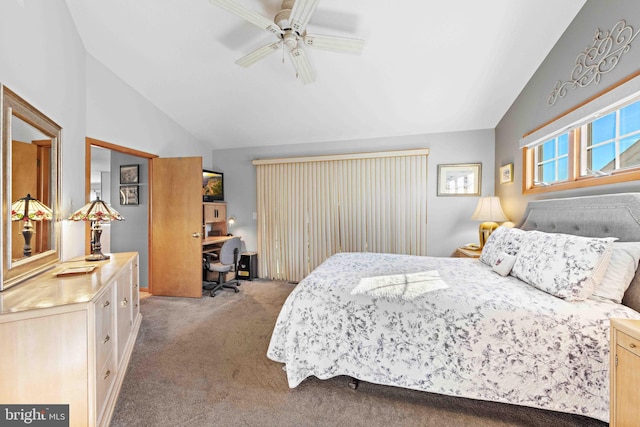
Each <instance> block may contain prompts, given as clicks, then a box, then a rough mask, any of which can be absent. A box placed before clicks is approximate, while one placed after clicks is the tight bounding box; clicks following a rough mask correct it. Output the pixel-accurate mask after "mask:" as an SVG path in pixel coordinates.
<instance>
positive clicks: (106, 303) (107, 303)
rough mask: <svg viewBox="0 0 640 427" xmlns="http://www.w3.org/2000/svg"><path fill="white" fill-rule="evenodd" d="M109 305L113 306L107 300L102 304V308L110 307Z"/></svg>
mask: <svg viewBox="0 0 640 427" xmlns="http://www.w3.org/2000/svg"><path fill="white" fill-rule="evenodd" d="M109 305H111V303H110V302H109V300H106V301H105V302H104V304H102V308H106V307H109Z"/></svg>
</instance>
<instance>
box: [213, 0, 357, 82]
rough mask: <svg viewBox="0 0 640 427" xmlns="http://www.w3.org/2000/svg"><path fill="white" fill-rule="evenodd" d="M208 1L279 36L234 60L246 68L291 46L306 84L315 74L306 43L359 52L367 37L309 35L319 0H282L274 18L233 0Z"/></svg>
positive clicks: (318, 47)
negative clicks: (266, 16) (310, 21)
mask: <svg viewBox="0 0 640 427" xmlns="http://www.w3.org/2000/svg"><path fill="white" fill-rule="evenodd" d="M209 1H210V2H211V3H212V4H214V5H216V6H220V7H221V8H223V9H226V10H228V11H229V12H232V13H234V14H236V15H238V16H239V17H241V18H243V19H245V20H246V21H248V22H250V23H252V24H253V25H256V26H258V27H260V28H263V29H265V30H267V31H270V32H272V33H273V34H275V35H276V36H277V37H278V41H276V42H273V43H269V44H268V45H266V46H262V47H261V48H259V49H256V50H254V51H253V52H251V53H249V54H248V55H246V56H243V57H242V58H240V59H238V60H237V61H236V62H235V63H236V64H238V65H241V66H243V67H249V66H250V65H252V64H254V63H255V62H257V61H259V60H260V59H262V58H264V57H265V56H267V55H269V54H270V53H273V52H275V51H277V50H279V49H280V48H283V49H284V48H285V47H286V48H288V49H289V55H290V56H291V62H292V63H293V66H294V67H295V70H296V74H297V76H298V78H299V79H300V81H301V82H302V83H303V84H307V83H311V82H313V81H315V75H314V73H313V69H312V68H311V64H310V63H309V59H308V58H307V56H306V54H305V51H304V49H303V45H307V46H310V47H313V48H317V49H323V50H330V51H333V52H340V53H352V54H356V55H357V54H360V53H361V52H362V48H363V47H364V40H360V39H353V38H348V37H336V36H325V35H312V34H307V31H306V27H307V23H308V22H309V19H310V18H311V15H312V14H313V12H314V11H315V9H316V6H317V5H318V2H319V1H320V0H283V1H282V6H281V9H280V11H279V12H278V13H276V16H275V17H274V18H273V21H270V20H269V19H267V18H265V17H264V16H262V15H260V14H259V13H256V12H254V11H252V10H250V9H247V8H246V7H244V6H242V5H240V4H238V3H236V2H235V1H234V0H209Z"/></svg>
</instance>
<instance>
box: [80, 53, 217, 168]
mask: <svg viewBox="0 0 640 427" xmlns="http://www.w3.org/2000/svg"><path fill="white" fill-rule="evenodd" d="M86 69H87V110H86V121H87V136H89V137H91V138H95V139H99V140H101V141H106V142H110V143H113V144H117V145H122V146H125V147H129V148H133V149H136V150H140V151H145V152H147V153H151V154H156V155H158V156H160V157H191V156H201V157H202V162H203V164H207V163H208V162H210V161H211V148H209V147H208V146H207V145H206V144H205V143H204V142H202V141H199V140H197V139H196V138H195V137H194V136H193V135H191V134H190V133H188V132H187V131H186V130H185V129H184V128H183V127H182V126H180V125H178V124H177V123H176V122H174V121H173V120H171V119H170V118H169V117H168V116H167V115H166V114H165V113H163V112H162V111H160V110H159V109H158V108H157V107H156V106H155V105H153V104H151V103H150V102H149V101H148V100H147V99H146V98H144V97H143V96H142V95H140V93H139V92H136V91H135V90H134V89H133V88H132V87H131V86H129V85H128V84H127V83H125V82H124V81H123V80H122V79H120V78H119V77H118V76H116V75H115V74H113V73H112V72H111V71H110V70H109V69H108V68H106V67H105V66H104V65H103V64H102V63H101V62H99V61H98V60H96V59H95V58H94V57H93V56H91V55H89V54H87V56H86Z"/></svg>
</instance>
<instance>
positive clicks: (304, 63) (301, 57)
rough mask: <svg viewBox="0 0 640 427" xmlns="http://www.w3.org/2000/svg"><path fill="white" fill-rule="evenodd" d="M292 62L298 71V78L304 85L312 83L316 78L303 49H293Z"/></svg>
mask: <svg viewBox="0 0 640 427" xmlns="http://www.w3.org/2000/svg"><path fill="white" fill-rule="evenodd" d="M289 53H290V54H291V62H293V66H294V67H295V69H296V73H297V74H298V78H299V79H300V81H301V82H302V83H303V84H308V83H312V82H313V81H314V80H315V79H316V77H315V75H314V74H313V70H312V69H311V63H309V60H308V59H307V55H306V54H305V53H304V50H302V48H301V47H299V46H298V47H294V48H293V49H291V52H289Z"/></svg>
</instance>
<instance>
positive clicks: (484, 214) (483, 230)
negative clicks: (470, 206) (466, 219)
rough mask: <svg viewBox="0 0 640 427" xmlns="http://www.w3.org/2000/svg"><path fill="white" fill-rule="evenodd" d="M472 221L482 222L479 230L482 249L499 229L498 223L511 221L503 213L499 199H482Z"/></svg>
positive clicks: (472, 216)
mask: <svg viewBox="0 0 640 427" xmlns="http://www.w3.org/2000/svg"><path fill="white" fill-rule="evenodd" d="M471 219H473V220H475V221H482V224H480V228H479V234H480V248H483V247H484V244H485V243H486V242H487V239H489V236H490V235H491V233H493V230H495V229H496V228H498V224H497V223H498V222H504V221H509V219H508V218H507V217H506V215H505V214H504V212H503V211H502V207H501V206H500V199H499V198H498V197H481V198H480V200H478V206H477V207H476V210H475V212H473V215H471Z"/></svg>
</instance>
